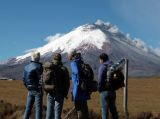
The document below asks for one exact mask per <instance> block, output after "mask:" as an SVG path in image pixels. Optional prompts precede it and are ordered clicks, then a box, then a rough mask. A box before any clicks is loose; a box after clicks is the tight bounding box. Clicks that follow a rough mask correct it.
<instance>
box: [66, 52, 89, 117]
mask: <svg viewBox="0 0 160 119" xmlns="http://www.w3.org/2000/svg"><path fill="white" fill-rule="evenodd" d="M68 59H69V60H70V61H71V64H70V66H71V77H72V101H73V102H74V105H75V109H76V111H77V116H78V119H89V114H88V105H87V100H89V99H90V94H89V92H88V91H87V90H85V91H84V90H81V88H80V82H81V81H80V80H81V79H80V71H79V68H78V64H79V63H81V62H83V61H82V57H81V54H80V53H77V52H76V50H73V51H71V52H69V53H68Z"/></svg>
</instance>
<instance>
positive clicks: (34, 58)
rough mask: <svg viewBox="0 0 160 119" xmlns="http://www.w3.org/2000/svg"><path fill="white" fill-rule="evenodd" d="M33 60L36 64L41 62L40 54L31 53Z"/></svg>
mask: <svg viewBox="0 0 160 119" xmlns="http://www.w3.org/2000/svg"><path fill="white" fill-rule="evenodd" d="M31 60H32V61H35V62H39V60H40V53H39V52H32V53H31Z"/></svg>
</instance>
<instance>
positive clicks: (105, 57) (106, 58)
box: [99, 53, 109, 64]
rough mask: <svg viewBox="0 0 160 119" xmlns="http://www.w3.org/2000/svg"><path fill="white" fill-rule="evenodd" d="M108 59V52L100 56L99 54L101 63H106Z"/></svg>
mask: <svg viewBox="0 0 160 119" xmlns="http://www.w3.org/2000/svg"><path fill="white" fill-rule="evenodd" d="M108 60H109V58H108V55H107V54H106V53H102V54H100V56H99V62H100V63H101V64H102V63H104V62H106V61H108Z"/></svg>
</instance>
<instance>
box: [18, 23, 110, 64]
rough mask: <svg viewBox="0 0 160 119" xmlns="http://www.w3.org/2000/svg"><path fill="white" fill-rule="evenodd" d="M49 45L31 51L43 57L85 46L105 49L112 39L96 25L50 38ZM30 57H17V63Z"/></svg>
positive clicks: (27, 55)
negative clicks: (51, 53)
mask: <svg viewBox="0 0 160 119" xmlns="http://www.w3.org/2000/svg"><path fill="white" fill-rule="evenodd" d="M48 40H49V43H48V44H46V45H45V46H43V47H40V48H37V49H31V50H30V51H31V52H32V51H35V50H36V51H39V52H40V53H41V55H44V54H46V53H48V52H55V51H59V52H61V53H67V52H70V51H71V50H73V49H77V48H79V47H81V46H83V45H85V44H88V45H93V46H95V47H96V48H98V49H103V45H104V44H108V45H109V44H110V39H108V37H107V35H105V34H104V33H103V31H102V30H101V29H99V28H96V24H95V25H88V24H87V25H84V26H80V27H78V28H76V29H75V30H73V31H71V32H69V33H68V34H65V35H60V34H57V35H55V36H53V37H51V36H50V37H48ZM83 50H87V47H83ZM29 56H30V53H27V54H26V55H23V56H19V57H17V58H16V59H17V61H19V60H21V59H25V58H27V57H29Z"/></svg>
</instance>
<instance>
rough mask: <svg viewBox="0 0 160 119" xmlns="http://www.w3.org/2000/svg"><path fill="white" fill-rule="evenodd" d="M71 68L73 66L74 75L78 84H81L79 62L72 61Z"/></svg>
mask: <svg viewBox="0 0 160 119" xmlns="http://www.w3.org/2000/svg"><path fill="white" fill-rule="evenodd" d="M71 68H72V75H74V76H75V77H74V78H76V82H77V85H79V71H78V66H77V63H76V62H72V63H71Z"/></svg>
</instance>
